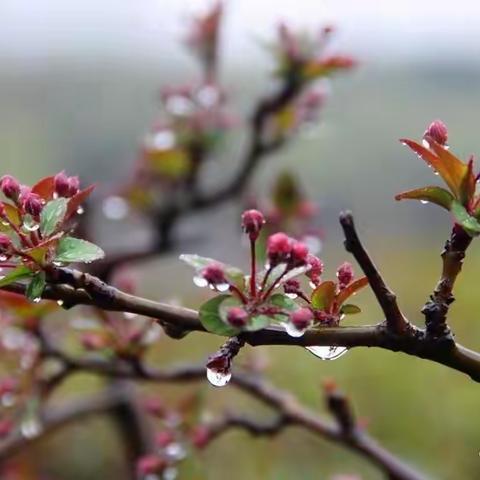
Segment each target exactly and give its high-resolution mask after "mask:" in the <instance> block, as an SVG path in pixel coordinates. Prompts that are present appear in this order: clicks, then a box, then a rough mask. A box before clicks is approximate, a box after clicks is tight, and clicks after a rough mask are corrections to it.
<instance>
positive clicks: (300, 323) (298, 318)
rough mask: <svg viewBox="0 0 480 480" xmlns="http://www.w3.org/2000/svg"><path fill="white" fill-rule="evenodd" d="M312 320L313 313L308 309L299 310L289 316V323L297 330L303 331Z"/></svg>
mask: <svg viewBox="0 0 480 480" xmlns="http://www.w3.org/2000/svg"><path fill="white" fill-rule="evenodd" d="M312 320H313V313H312V311H311V310H310V309H309V308H300V309H298V310H295V311H294V312H292V313H291V314H290V322H291V323H292V324H293V325H294V326H295V328H297V329H298V330H305V329H306V328H307V327H308V326H309V325H310V324H311V323H312Z"/></svg>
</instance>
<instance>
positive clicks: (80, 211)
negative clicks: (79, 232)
mask: <svg viewBox="0 0 480 480" xmlns="http://www.w3.org/2000/svg"><path fill="white" fill-rule="evenodd" d="M84 212H85V210H84V208H83V207H82V206H81V205H80V206H79V207H78V208H77V215H82V214H83V213H84Z"/></svg>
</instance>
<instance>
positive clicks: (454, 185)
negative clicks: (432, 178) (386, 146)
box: [400, 139, 467, 196]
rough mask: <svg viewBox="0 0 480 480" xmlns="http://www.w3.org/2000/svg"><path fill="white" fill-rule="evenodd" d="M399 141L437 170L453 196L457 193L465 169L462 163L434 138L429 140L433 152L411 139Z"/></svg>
mask: <svg viewBox="0 0 480 480" xmlns="http://www.w3.org/2000/svg"><path fill="white" fill-rule="evenodd" d="M400 141H401V142H402V143H404V144H405V145H407V146H408V147H410V148H411V149H412V150H413V151H414V152H415V153H416V154H417V155H418V156H419V157H420V158H421V159H422V160H424V161H425V162H426V163H427V164H428V165H430V166H431V167H432V168H433V170H434V171H436V172H438V173H439V175H440V176H441V177H442V178H443V180H444V181H445V183H446V184H447V185H448V187H449V188H450V190H451V191H452V193H453V194H454V195H455V196H457V195H458V194H459V191H460V185H461V182H462V179H463V177H464V175H465V172H466V170H467V166H466V165H465V164H464V163H462V162H461V161H460V160H459V159H458V158H457V157H455V156H454V155H452V154H451V153H449V152H448V151H447V150H445V148H444V147H442V146H440V145H438V144H437V143H436V142H435V141H434V140H432V141H431V142H430V146H431V147H432V148H433V149H434V151H435V153H433V152H431V151H430V150H428V149H427V148H425V147H423V146H422V145H420V144H418V143H417V142H414V141H413V140H408V139H401V140H400Z"/></svg>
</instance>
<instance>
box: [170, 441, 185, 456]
mask: <svg viewBox="0 0 480 480" xmlns="http://www.w3.org/2000/svg"><path fill="white" fill-rule="evenodd" d="M165 454H166V455H167V457H169V458H170V459H172V460H182V459H183V458H185V457H186V456H187V452H186V450H185V448H184V446H183V445H182V444H181V443H178V442H173V443H170V444H169V445H167V447H166V448H165Z"/></svg>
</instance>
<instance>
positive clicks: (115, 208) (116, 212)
mask: <svg viewBox="0 0 480 480" xmlns="http://www.w3.org/2000/svg"><path fill="white" fill-rule="evenodd" d="M128 210H129V208H128V203H127V202H126V201H125V199H124V198H122V197H118V196H111V197H108V198H106V199H105V200H104V202H103V205H102V211H103V214H104V215H105V216H106V217H107V218H109V219H110V220H122V219H123V218H125V217H126V216H127V214H128Z"/></svg>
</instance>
